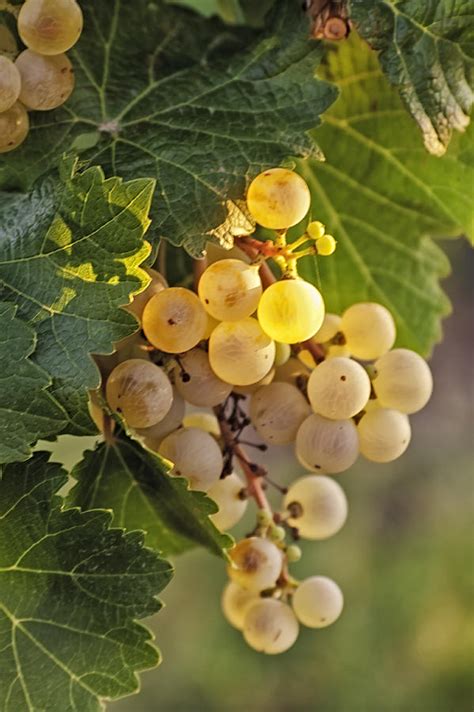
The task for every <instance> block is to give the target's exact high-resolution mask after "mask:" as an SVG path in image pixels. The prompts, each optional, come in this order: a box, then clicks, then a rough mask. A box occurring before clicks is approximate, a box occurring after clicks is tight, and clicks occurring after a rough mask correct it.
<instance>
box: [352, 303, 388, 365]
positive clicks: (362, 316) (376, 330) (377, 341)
mask: <svg viewBox="0 0 474 712" xmlns="http://www.w3.org/2000/svg"><path fill="white" fill-rule="evenodd" d="M341 331H342V332H343V334H344V336H345V339H346V344H347V348H348V349H349V351H350V352H351V354H352V355H353V356H354V357H355V358H360V359H362V360H364V361H369V360H372V359H375V358H379V356H382V355H383V354H384V353H386V352H387V351H389V350H390V349H391V348H392V346H393V344H394V343H395V336H396V329H395V322H394V321H393V317H392V315H391V314H390V312H389V311H388V309H386V308H385V307H384V306H382V305H381V304H376V303H375V302H360V303H358V304H353V305H352V306H351V307H349V309H346V311H345V312H344V314H343V315H342V322H341Z"/></svg>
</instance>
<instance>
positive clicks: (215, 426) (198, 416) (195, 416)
mask: <svg viewBox="0 0 474 712" xmlns="http://www.w3.org/2000/svg"><path fill="white" fill-rule="evenodd" d="M183 425H184V427H185V428H199V430H205V431H206V433H209V434H210V435H214V437H216V438H218V437H219V436H220V434H221V429H220V427H219V421H218V420H217V418H216V416H215V415H214V414H213V413H205V412H203V411H201V410H198V411H193V412H192V413H187V414H186V415H185V416H184V419H183Z"/></svg>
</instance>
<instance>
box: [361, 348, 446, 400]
mask: <svg viewBox="0 0 474 712" xmlns="http://www.w3.org/2000/svg"><path fill="white" fill-rule="evenodd" d="M375 369H376V373H377V375H376V377H375V378H374V380H373V382H372V383H373V386H374V390H375V393H376V395H377V399H378V401H379V403H380V405H381V406H383V407H384V408H393V409H394V410H400V411H401V412H402V413H416V412H417V411H419V410H421V409H422V408H423V407H424V406H425V405H426V404H427V402H428V401H429V399H430V396H431V393H432V391H433V377H432V375H431V371H430V368H429V366H428V364H427V363H426V361H425V360H424V359H422V358H421V356H419V355H418V354H417V353H415V351H410V350H409V349H394V350H393V351H389V353H387V354H384V355H383V356H382V357H381V358H379V359H378V361H376V362H375Z"/></svg>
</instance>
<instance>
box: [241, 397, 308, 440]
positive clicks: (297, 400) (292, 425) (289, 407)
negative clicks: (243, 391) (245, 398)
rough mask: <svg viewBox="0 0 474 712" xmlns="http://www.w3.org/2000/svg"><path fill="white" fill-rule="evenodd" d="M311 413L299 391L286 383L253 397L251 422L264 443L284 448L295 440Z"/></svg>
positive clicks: (251, 401)
mask: <svg viewBox="0 0 474 712" xmlns="http://www.w3.org/2000/svg"><path fill="white" fill-rule="evenodd" d="M310 412H311V409H310V407H309V405H308V402H307V401H306V398H305V397H304V396H303V394H302V393H301V391H299V390H298V388H296V386H292V385H291V384H289V383H271V384H270V385H269V386H263V388H259V390H258V391H257V392H256V393H254V394H253V395H252V398H251V400H250V411H249V413H250V418H251V420H252V425H253V426H254V428H255V430H256V431H257V432H258V434H259V435H260V437H261V438H262V439H263V440H264V441H265V442H267V443H270V444H274V445H285V444H287V443H290V442H292V441H293V440H294V439H295V438H296V433H297V432H298V428H299V427H300V425H301V423H302V422H303V420H305V418H307V417H308V415H309V414H310Z"/></svg>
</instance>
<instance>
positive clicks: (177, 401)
mask: <svg viewBox="0 0 474 712" xmlns="http://www.w3.org/2000/svg"><path fill="white" fill-rule="evenodd" d="M185 408H186V404H185V402H184V399H183V397H182V396H181V395H180V394H179V393H178V391H177V390H176V388H173V402H172V403H171V408H170V409H169V411H168V412H167V414H166V415H165V417H164V418H163V420H160V422H159V423H156V425H152V426H151V427H149V428H135V433H136V434H137V435H138V437H140V438H142V439H143V442H144V443H145V445H146V446H147V447H148V448H149V449H150V450H153V451H154V452H158V450H159V449H160V445H161V443H162V442H163V440H164V439H165V438H166V437H167V436H168V435H169V434H170V433H173V432H174V431H175V430H177V429H178V428H179V426H180V425H181V424H182V423H183V418H184V411H185Z"/></svg>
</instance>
